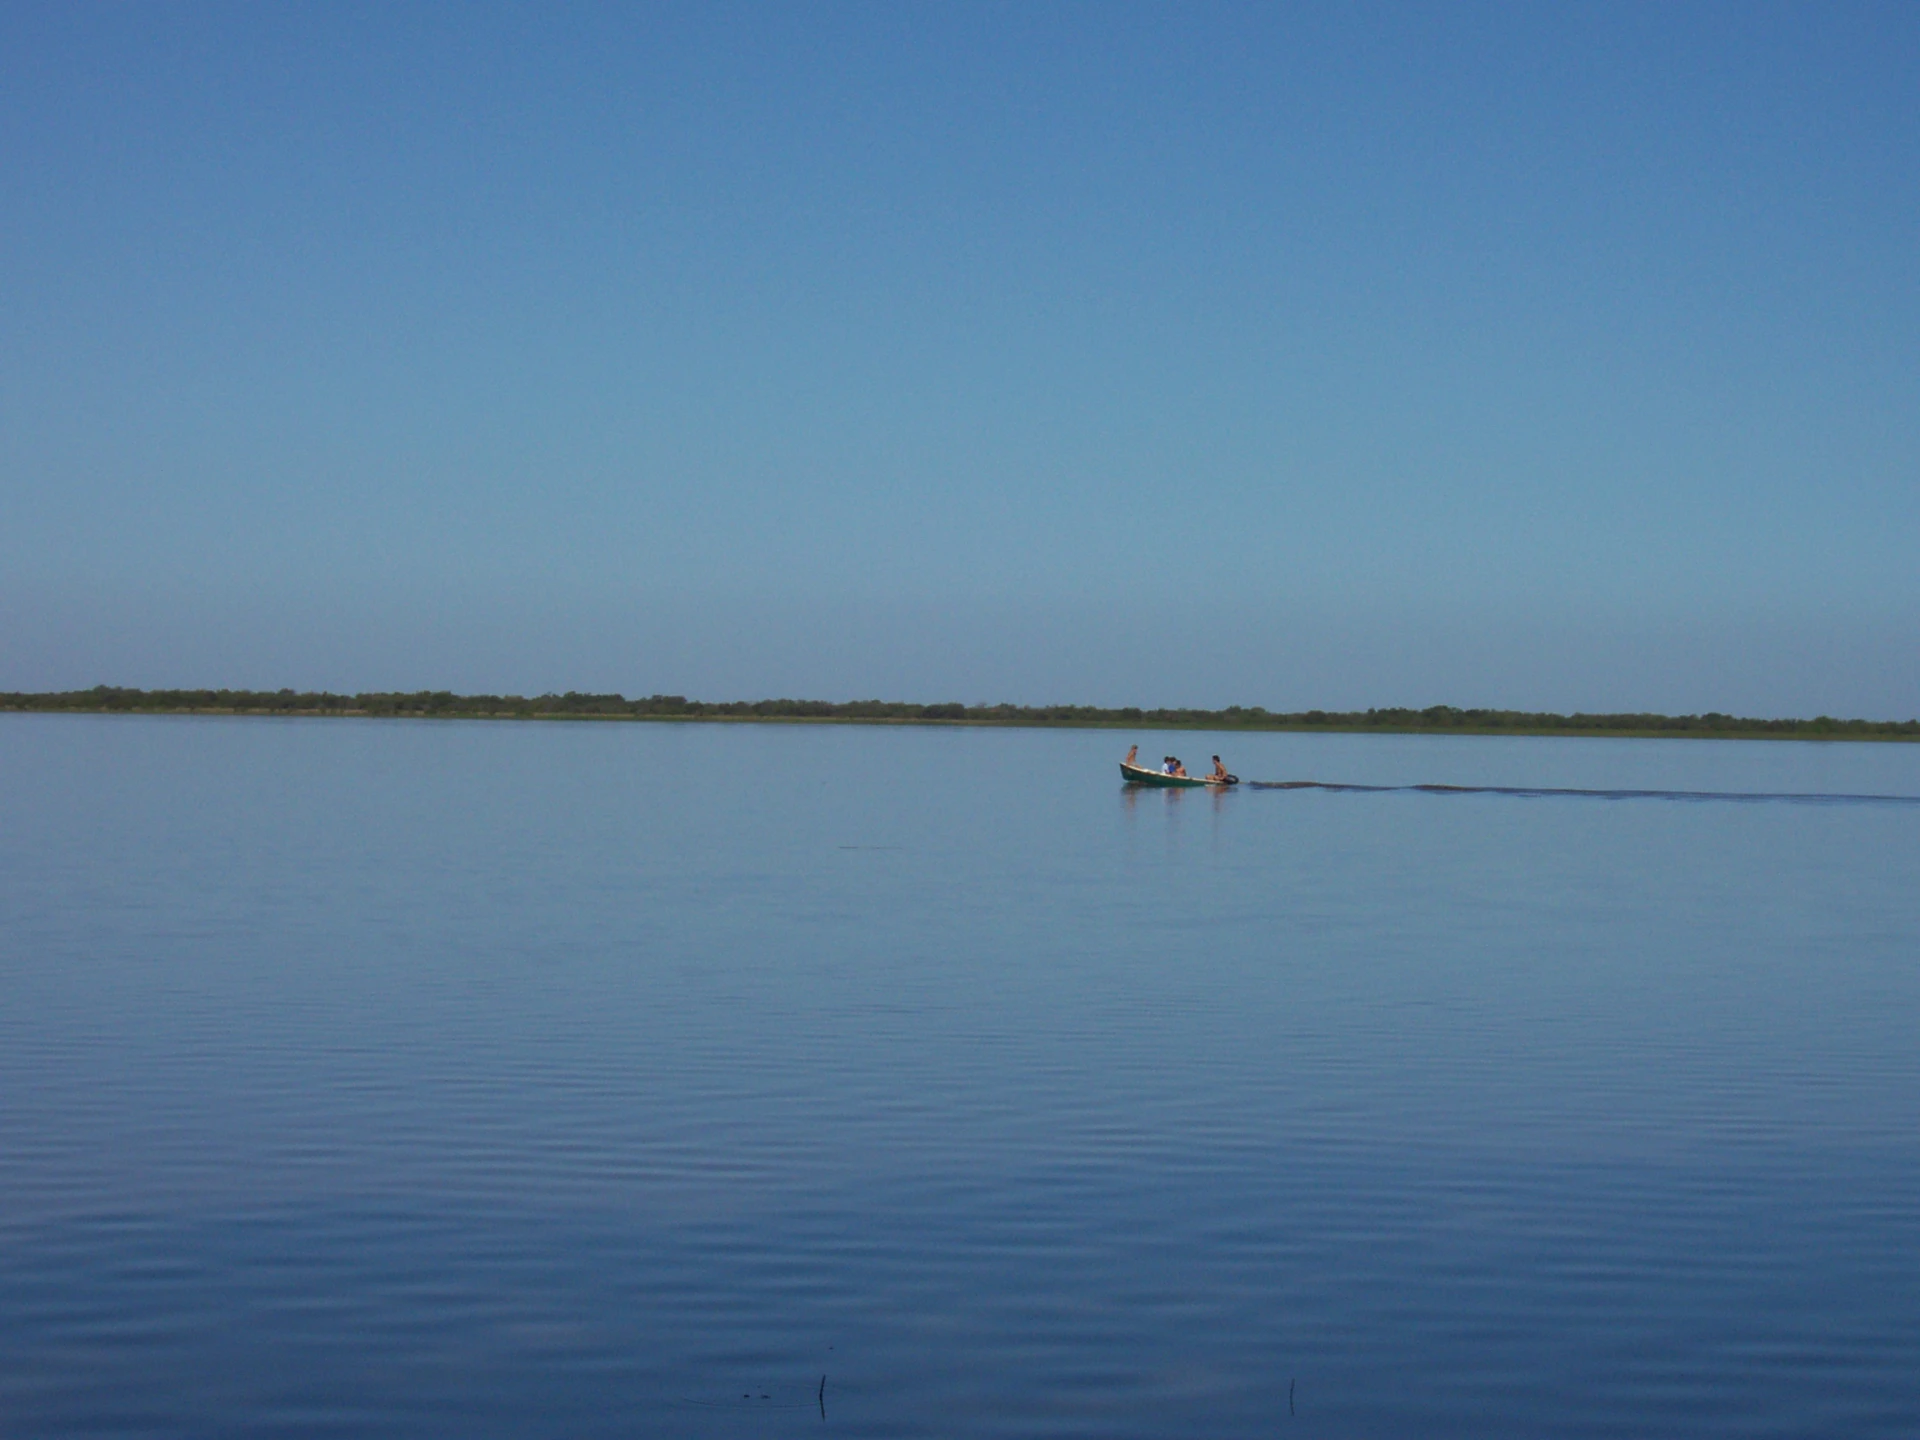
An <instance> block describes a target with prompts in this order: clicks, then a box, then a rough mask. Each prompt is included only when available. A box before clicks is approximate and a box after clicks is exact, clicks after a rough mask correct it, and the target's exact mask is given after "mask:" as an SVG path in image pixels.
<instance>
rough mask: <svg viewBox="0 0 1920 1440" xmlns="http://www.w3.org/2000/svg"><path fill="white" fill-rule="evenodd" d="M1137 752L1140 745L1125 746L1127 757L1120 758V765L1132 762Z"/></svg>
mask: <svg viewBox="0 0 1920 1440" xmlns="http://www.w3.org/2000/svg"><path fill="white" fill-rule="evenodd" d="M1139 753H1140V747H1139V746H1138V745H1129V746H1128V747H1127V758H1126V759H1124V760H1122V761H1121V762H1120V763H1121V764H1122V765H1131V764H1133V757H1134V756H1136V755H1138V754H1139Z"/></svg>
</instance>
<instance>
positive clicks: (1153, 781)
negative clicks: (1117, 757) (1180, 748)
mask: <svg viewBox="0 0 1920 1440" xmlns="http://www.w3.org/2000/svg"><path fill="white" fill-rule="evenodd" d="M1120 774H1121V776H1122V777H1123V778H1124V779H1125V780H1126V782H1127V783H1128V784H1129V785H1159V786H1162V787H1164V788H1166V789H1169V790H1197V789H1199V788H1200V787H1201V786H1204V785H1231V784H1233V781H1231V780H1208V779H1206V778H1204V777H1198V776H1193V775H1168V774H1167V773H1165V772H1164V771H1161V770H1148V769H1144V768H1143V767H1141V766H1139V765H1129V764H1127V762H1126V761H1124V760H1122V761H1121V762H1120Z"/></svg>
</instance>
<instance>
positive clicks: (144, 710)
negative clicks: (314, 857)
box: [0, 686, 1920, 743]
mask: <svg viewBox="0 0 1920 1440" xmlns="http://www.w3.org/2000/svg"><path fill="white" fill-rule="evenodd" d="M188 696H192V698H193V699H194V700H198V701H201V702H202V703H198V704H195V703H180V702H181V701H183V700H186V699H187V697H188ZM224 696H232V697H233V698H232V702H231V703H220V701H221V698H223V697H224ZM208 701H211V702H213V703H206V702H208ZM369 702H372V703H369ZM0 713H12V714H56V715H197V716H228V717H234V718H255V719H261V718H264V719H272V718H276V717H278V718H283V719H340V720H374V719H380V720H493V721H502V720H507V721H512V720H520V721H569V720H571V721H581V720H586V721H612V722H621V721H625V722H654V723H670V724H711V723H722V724H728V723H730V724H748V725H926V726H941V725H945V726H954V727H967V728H975V729H1022V730H1136V731H1138V730H1204V731H1214V732H1218V733H1226V734H1231V733H1235V732H1246V733H1255V732H1260V733H1269V732H1271V733H1282V734H1335V735H1370V734H1382V735H1479V736H1497V735H1523V736H1530V737H1542V738H1550V737H1555V736H1561V737H1566V738H1575V739H1620V740H1628V739H1633V740H1654V739H1662V740H1813V741H1822V742H1831V741H1856V742H1857V741H1877V742H1892V743H1902V742H1906V743H1914V742H1920V721H1914V720H1907V721H1882V720H1836V719H1833V718H1832V717H1829V716H1819V717H1816V718H1815V719H1813V720H1799V719H1775V720H1762V719H1756V718H1752V717H1742V716H1731V715H1721V714H1718V713H1709V714H1706V715H1682V716H1668V715H1651V714H1621V715H1588V714H1574V715H1553V714H1546V713H1541V712H1525V711H1489V710H1460V709H1455V708H1453V707H1450V706H1433V707H1431V708H1429V709H1427V710H1424V711H1415V710H1404V709H1395V710H1373V711H1365V712H1328V711H1318V710H1311V711H1302V712H1293V713H1284V714H1283V713H1276V712H1271V711H1266V710H1263V709H1259V708H1257V707H1255V708H1243V707H1238V706H1236V707H1231V708H1229V709H1227V710H1216V711H1204V710H1190V709H1188V710H1182V709H1167V710H1145V709H1136V708H1134V707H1127V708H1126V709H1124V710H1109V709H1103V708H1100V707H1094V706H1012V705H994V706H964V705H959V704H946V705H924V706H923V705H911V704H906V703H898V702H884V701H851V702H846V703H844V704H842V703H835V702H827V701H795V700H763V701H729V702H717V703H714V702H701V701H689V700H686V699H685V698H683V697H680V696H652V697H649V698H647V699H640V700H628V699H626V698H625V697H624V696H618V695H580V694H568V695H565V696H557V695H542V696H538V697H534V698H531V699H524V698H522V697H519V696H491V695H484V696H457V695H453V694H451V693H450V692H446V691H439V692H416V693H413V694H391V693H381V694H377V695H375V694H360V695H333V694H327V693H314V692H306V693H298V694H297V693H295V692H292V691H282V692H279V693H277V694H276V693H269V692H260V691H226V692H220V691H188V692H184V693H183V692H181V691H159V692H148V691H138V690H126V689H111V688H109V687H105V686H102V687H99V688H97V689H95V690H90V691H65V692H53V693H42V694H25V693H14V694H0Z"/></svg>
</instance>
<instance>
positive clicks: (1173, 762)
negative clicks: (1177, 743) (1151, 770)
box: [1167, 755, 1187, 780]
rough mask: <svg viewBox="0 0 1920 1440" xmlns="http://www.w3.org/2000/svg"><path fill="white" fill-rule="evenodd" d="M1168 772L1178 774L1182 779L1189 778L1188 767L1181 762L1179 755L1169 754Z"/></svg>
mask: <svg viewBox="0 0 1920 1440" xmlns="http://www.w3.org/2000/svg"><path fill="white" fill-rule="evenodd" d="M1167 774H1169V775H1174V776H1178V777H1179V778H1180V779H1182V780H1185V779H1186V778H1187V767H1186V766H1184V765H1182V764H1181V763H1180V757H1179V756H1178V755H1169V756H1167Z"/></svg>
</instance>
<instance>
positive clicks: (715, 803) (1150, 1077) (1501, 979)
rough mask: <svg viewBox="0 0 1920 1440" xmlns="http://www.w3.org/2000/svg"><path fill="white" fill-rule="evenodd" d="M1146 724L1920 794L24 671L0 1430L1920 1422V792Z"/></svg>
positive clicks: (1869, 1427)
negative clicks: (1842, 798) (296, 705)
mask: <svg viewBox="0 0 1920 1440" xmlns="http://www.w3.org/2000/svg"><path fill="white" fill-rule="evenodd" d="M1133 739H1138V740H1139V741H1140V742H1141V748H1142V751H1143V753H1145V754H1147V755H1149V756H1158V755H1160V754H1163V753H1166V752H1167V751H1169V750H1172V751H1175V752H1177V753H1179V754H1180V755H1182V756H1183V757H1185V758H1186V759H1187V761H1188V764H1189V765H1190V766H1192V765H1194V764H1195V762H1196V761H1203V760H1204V759H1205V757H1206V756H1207V755H1210V754H1211V753H1212V752H1213V751H1214V750H1216V749H1219V750H1221V751H1222V752H1223V753H1224V754H1225V756H1226V759H1227V762H1228V764H1229V766H1230V767H1231V768H1232V769H1234V770H1235V771H1236V772H1237V773H1239V774H1240V775H1242V776H1244V777H1246V778H1248V779H1256V778H1257V779H1267V780H1285V779H1317V780H1338V781H1351V782H1360V783H1370V784H1412V783H1423V782H1424V783H1436V782H1437V783H1448V784H1489V785H1523V786H1563V787H1579V788H1601V789H1606V788H1631V789H1670V790H1691V791H1697V790H1722V791H1731V792H1741V793H1748V794H1752V793H1761V792H1781V791H1809V792H1823V793H1829V794H1834V793H1861V794H1867V793H1870V794H1880V795H1889V794H1892V795H1914V796H1920V747H1915V746H1896V745H1829V746H1820V745H1810V744H1795V743H1738V742H1714V741H1697V740H1696V741H1673V742H1661V741H1594V740H1539V739H1510V740H1508V739H1473V738H1458V739H1444V738H1429V737H1417V738H1400V737H1350V736H1296V735H1264V736H1233V737H1211V736H1204V735H1196V734H1192V733H1188V734H1181V735H1173V736H1167V735H1156V734H1153V733H1150V732H1142V733H1141V734H1139V735H1137V736H1130V735H1126V734H1123V733H1120V732H1113V731H1109V732H1086V731H1079V732H1074V731H1062V732H1042V731H1018V730H1007V731H994V730H964V729H883V728H865V727H857V728H856V727H802V726H739V727H731V726H719V725H631V724H513V723H479V722H453V723H434V722H426V721H400V722H377V721H269V720H223V719H165V718H135V717H52V716H5V717H0V804H3V805H4V811H3V812H0V813H4V817H5V824H4V826H3V827H0V1436H5V1437H9V1440H11V1437H15V1436H21V1437H26V1436H56V1435H58V1436H67V1435H75V1436H77V1435H102V1436H104V1435H114V1436H140V1437H149V1436H153V1437H157V1436H181V1437H186V1436H192V1437H210V1436H229V1435H230V1436H239V1435H246V1436H262V1435H296V1434H297V1435H315V1436H318V1435H341V1436H345V1435H353V1436H417V1435H444V1436H461V1437H471V1436H556V1437H561V1436H567V1437H572V1436H602V1435H607V1436H612V1435H620V1436H632V1435H687V1436H759V1435H765V1436H786V1435H826V1434H831V1433H837V1434H842V1435H871V1436H920V1435H924V1436H995V1437H998V1436H1055V1435H1098V1436H1140V1437H1149V1436H1151V1437H1165V1436H1174V1435H1181V1436H1273V1435H1298V1436H1301V1437H1306V1436H1316V1435H1318V1436H1389V1435H1420V1436H1475V1437H1484V1436H1491V1435H1498V1436H1587V1435H1594V1436H1599V1435H1606V1436H1634V1437H1644V1436H1690V1437H1698V1436H1733V1435H1739V1436H1759V1435H1767V1436H1773V1435H1780V1436H1816V1435H1817V1436H1852V1437H1871V1436H1888V1437H1896V1436H1897V1437H1901V1440H1909V1437H1912V1436H1914V1435H1915V1434H1917V1433H1920V805H1901V804H1894V803H1845V802H1826V803H1791V802H1782V801H1777V800H1776V801H1750V802H1738V801H1717V800H1716V801H1702V800H1691V801H1682V800H1662V799H1645V798H1643V799H1632V800H1605V799H1593V798H1569V797H1558V798H1553V797H1549V798H1520V797H1513V796H1502V795H1431V794H1408V793H1387V794H1352V793H1330V792H1316V791H1265V790H1249V789H1241V790H1239V791H1236V792H1233V793H1229V794H1221V795H1214V794H1208V793H1204V792H1145V793H1142V792H1137V791H1136V792H1129V791H1125V790H1123V788H1122V787H1121V785H1120V784H1119V773H1118V770H1117V767H1116V765H1115V762H1116V761H1117V760H1118V759H1119V757H1120V755H1121V754H1122V753H1123V752H1124V750H1125V748H1126V745H1127V743H1128V742H1129V741H1130V740H1133ZM823 1376H824V1377H825V1385H824V1390H823V1389H822V1388H821V1381H822V1377H823ZM823 1410H824V1417H823Z"/></svg>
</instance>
